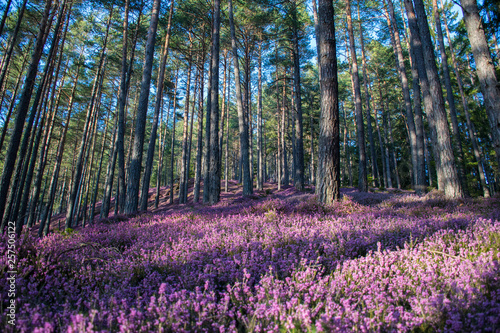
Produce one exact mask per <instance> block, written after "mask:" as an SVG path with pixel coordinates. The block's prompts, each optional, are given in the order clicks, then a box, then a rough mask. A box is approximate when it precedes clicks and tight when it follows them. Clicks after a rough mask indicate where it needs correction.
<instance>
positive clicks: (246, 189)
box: [212, 0, 253, 195]
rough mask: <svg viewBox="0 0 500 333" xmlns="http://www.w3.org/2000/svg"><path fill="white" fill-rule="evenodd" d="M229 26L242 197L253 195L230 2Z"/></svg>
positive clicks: (230, 1) (231, 4)
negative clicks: (240, 162)
mask: <svg viewBox="0 0 500 333" xmlns="http://www.w3.org/2000/svg"><path fill="white" fill-rule="evenodd" d="M229 25H230V28H231V46H232V51H233V65H234V80H235V87H236V107H237V110H238V124H239V132H240V133H239V136H240V149H241V156H242V164H243V170H242V171H243V195H250V194H252V193H253V184H252V182H251V177H250V164H249V142H248V124H247V122H246V119H245V114H244V110H243V101H242V97H241V84H240V82H241V81H240V69H239V62H238V49H237V47H236V32H235V27H234V18H233V2H232V0H229ZM212 75H213V74H212Z"/></svg>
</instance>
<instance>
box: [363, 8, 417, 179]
mask: <svg viewBox="0 0 500 333" xmlns="http://www.w3.org/2000/svg"><path fill="white" fill-rule="evenodd" d="M358 21H359V43H360V46H361V65H362V71H363V83H364V89H365V101H366V128H367V130H368V141H369V142H370V155H371V160H372V165H371V167H372V177H373V182H372V185H373V186H375V187H378V172H377V154H376V153H375V140H374V139H373V129H372V116H371V107H370V99H371V96H370V91H369V90H368V84H369V83H368V81H369V78H368V66H367V65H366V55H365V42H364V38H363V25H362V23H361V17H360V13H359V3H358ZM412 119H413V118H412Z"/></svg>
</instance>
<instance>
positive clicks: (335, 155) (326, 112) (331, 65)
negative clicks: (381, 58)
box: [316, 0, 340, 204]
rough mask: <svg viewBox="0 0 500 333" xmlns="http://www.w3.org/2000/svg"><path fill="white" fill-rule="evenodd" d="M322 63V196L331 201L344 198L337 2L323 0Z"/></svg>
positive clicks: (319, 182) (319, 178) (319, 189)
mask: <svg viewBox="0 0 500 333" xmlns="http://www.w3.org/2000/svg"><path fill="white" fill-rule="evenodd" d="M318 9H319V10H318V12H319V13H318V14H319V34H318V35H319V45H320V46H319V50H320V54H319V55H318V58H319V66H320V72H321V81H320V87H321V102H320V105H321V114H320V120H319V128H320V133H319V144H318V146H319V151H318V176H317V179H316V182H317V186H316V195H317V196H318V200H319V201H321V202H323V203H325V204H331V203H333V201H338V200H340V127H339V104H338V82H337V55H336V42H335V21H334V15H335V14H334V10H333V3H332V1H329V0H319V7H318Z"/></svg>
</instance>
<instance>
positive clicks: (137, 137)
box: [124, 0, 161, 214]
mask: <svg viewBox="0 0 500 333" xmlns="http://www.w3.org/2000/svg"><path fill="white" fill-rule="evenodd" d="M160 6H161V1H160V0H155V2H154V5H153V11H152V14H151V23H150V25H149V30H148V39H147V42H146V50H145V51H146V55H145V57H144V67H143V72H142V82H141V94H140V96H139V105H138V106H137V118H136V122H135V134H134V143H133V150H132V158H131V160H130V166H129V173H128V180H127V194H126V196H127V197H126V202H125V209H124V213H125V214H131V213H135V212H136V211H137V204H138V201H139V181H140V178H141V165H142V154H143V147H144V134H145V130H146V116H147V111H148V98H149V90H150V87H151V72H152V68H153V56H154V46H155V38H156V30H157V27H158V16H159V12H160Z"/></svg>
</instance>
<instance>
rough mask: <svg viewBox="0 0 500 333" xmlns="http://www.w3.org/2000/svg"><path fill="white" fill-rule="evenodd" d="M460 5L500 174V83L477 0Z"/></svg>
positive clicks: (463, 0) (462, 2)
mask: <svg viewBox="0 0 500 333" xmlns="http://www.w3.org/2000/svg"><path fill="white" fill-rule="evenodd" d="M460 3H461V5H462V12H463V14H464V21H465V27H466V29H467V35H468V36H469V41H470V44H471V47H472V54H473V55H474V61H475V63H476V74H477V77H478V79H479V84H480V86H481V92H482V93H483V98H484V105H485V107H486V111H487V114H488V120H489V123H490V129H491V135H492V137H493V146H494V149H495V155H496V159H497V165H498V167H497V173H498V172H499V169H498V168H500V83H499V82H498V78H497V77H496V73H495V66H494V65H493V60H492V58H491V54H490V49H489V47H488V42H487V40H486V36H485V33H484V28H483V25H482V22H481V17H480V16H479V9H478V6H477V3H476V0H460Z"/></svg>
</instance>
